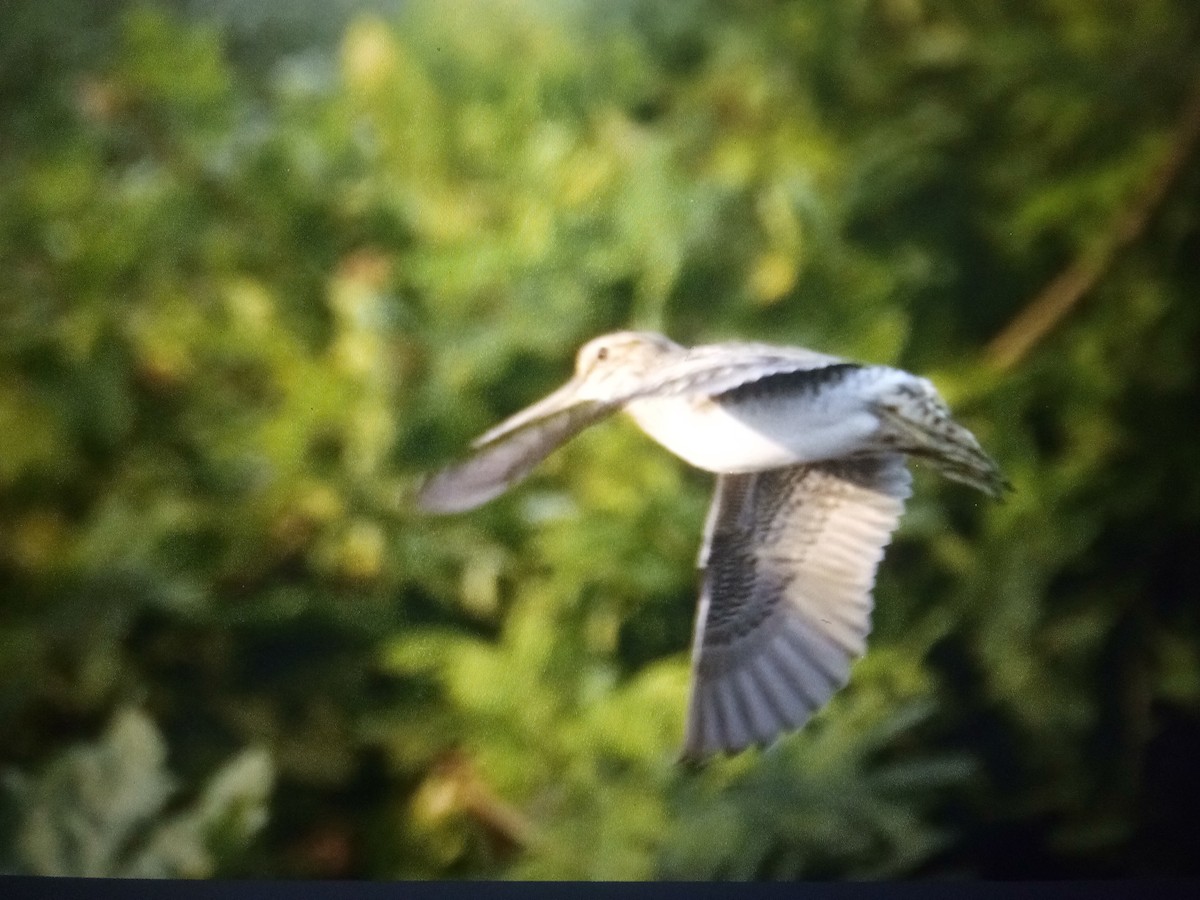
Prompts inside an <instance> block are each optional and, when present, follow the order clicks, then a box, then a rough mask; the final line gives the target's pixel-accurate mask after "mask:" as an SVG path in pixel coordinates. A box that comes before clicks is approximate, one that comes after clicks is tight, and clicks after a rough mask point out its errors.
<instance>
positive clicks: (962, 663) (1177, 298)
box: [0, 0, 1200, 878]
mask: <svg viewBox="0 0 1200 900" xmlns="http://www.w3.org/2000/svg"><path fill="white" fill-rule="evenodd" d="M102 6H104V9H103V10H97V9H94V8H93V5H92V4H83V3H76V2H71V0H58V2H55V3H44V4H29V3H10V4H6V5H4V6H3V8H2V9H0V19H6V20H7V21H0V167H2V168H3V171H5V173H6V177H5V178H4V179H0V272H3V273H4V274H3V276H0V436H2V437H0V441H2V444H3V449H2V451H0V674H2V675H3V677H2V678H0V727H2V728H3V732H4V733H5V734H6V736H7V740H6V741H5V742H4V745H3V747H2V748H0V765H2V766H4V767H6V768H7V769H9V770H14V771H22V772H26V773H31V772H32V773H39V774H36V775H32V776H30V775H26V776H25V777H24V780H23V781H22V784H23V787H22V788H21V789H20V790H21V792H20V797H21V798H22V801H21V803H20V804H19V806H18V807H14V809H15V810H16V812H15V813H14V815H13V816H10V819H11V821H9V822H0V843H2V845H3V846H6V847H8V848H10V849H9V851H8V856H9V857H10V859H11V860H12V862H11V864H10V867H11V868H20V869H21V870H23V871H41V872H49V871H54V872H63V873H66V872H70V873H89V874H93V873H94V874H100V873H103V874H116V873H126V874H143V875H164V874H182V875H207V874H231V873H232V874H237V873H245V874H262V875H276V876H283V875H288V876H294V875H309V876H328V875H341V876H346V875H352V876H369V877H376V878H390V877H399V876H404V877H416V878H431V877H447V876H455V877H528V878H561V877H575V878H649V877H672V878H713V877H726V878H750V877H770V878H794V877H858V878H864V877H888V876H892V877H896V876H906V875H916V874H923V875H927V874H935V875H946V874H963V873H966V874H974V875H988V876H1006V875H1021V876H1027V877H1028V876H1039V875H1051V876H1053V875H1064V874H1085V875H1093V876H1094V875H1107V874H1139V873H1141V874H1148V873H1152V874H1180V873H1184V872H1194V866H1195V863H1194V860H1193V851H1194V846H1195V843H1196V840H1197V839H1198V838H1200V826H1198V825H1197V821H1196V817H1195V814H1194V812H1190V811H1184V810H1182V809H1181V805H1180V804H1179V803H1177V802H1176V798H1178V797H1185V798H1186V797H1188V796H1189V795H1190V794H1194V793H1195V788H1196V780H1195V775H1194V773H1193V769H1194V766H1193V765H1192V760H1193V759H1194V757H1195V753H1196V751H1197V750H1200V737H1198V735H1200V728H1198V727H1197V721H1198V716H1200V675H1198V672H1200V622H1198V621H1197V616H1198V613H1197V608H1196V606H1195V604H1194V602H1193V601H1194V599H1195V596H1196V593H1197V586H1198V581H1200V579H1198V578H1197V572H1196V568H1195V565H1194V563H1193V562H1191V560H1192V559H1194V552H1195V547H1196V545H1197V538H1200V488H1198V487H1197V480H1196V479H1195V478H1194V469H1195V454H1194V450H1193V448H1192V445H1191V442H1190V432H1189V430H1188V429H1189V426H1190V423H1192V422H1193V421H1194V419H1195V409H1196V408H1197V407H1196V400H1197V397H1196V394H1197V384H1198V382H1200V371H1198V367H1197V357H1196V354H1195V348H1196V346H1200V342H1198V337H1200V334H1198V332H1200V307H1198V306H1197V304H1196V303H1195V302H1194V300H1195V296H1196V293H1197V290H1198V289H1200V285H1198V283H1197V270H1196V266H1195V260H1196V259H1197V258H1200V232H1198V229H1197V219H1196V214H1195V210H1196V209H1197V208H1198V207H1197V192H1198V191H1200V177H1198V175H1197V166H1196V163H1195V159H1196V156H1195V152H1194V149H1193V151H1192V152H1191V155H1190V156H1189V157H1187V158H1186V160H1185V161H1184V164H1183V165H1182V166H1180V167H1179V169H1178V174H1177V176H1176V177H1174V178H1173V180H1172V181H1171V182H1170V184H1169V185H1167V189H1166V190H1165V191H1164V199H1163V201H1162V203H1161V206H1159V207H1156V208H1155V209H1154V210H1153V212H1154V215H1152V216H1149V217H1147V218H1146V219H1145V221H1142V222H1140V224H1138V223H1135V224H1136V227H1135V228H1133V229H1132V230H1131V233H1130V235H1128V236H1125V237H1120V236H1118V237H1119V239H1118V237H1114V232H1115V231H1120V230H1121V228H1122V227H1124V226H1122V225H1121V224H1120V223H1122V222H1123V221H1126V219H1127V218H1128V217H1127V216H1125V214H1124V211H1125V210H1127V209H1128V208H1129V206H1130V204H1136V202H1137V201H1138V199H1139V198H1140V197H1143V196H1145V195H1147V193H1148V192H1149V193H1152V192H1153V185H1154V183H1155V181H1154V179H1155V178H1156V177H1158V176H1157V175H1156V173H1159V172H1160V171H1161V170H1160V169H1159V166H1160V162H1161V160H1163V159H1165V158H1168V157H1169V155H1170V154H1171V153H1172V152H1174V151H1175V150H1176V149H1177V147H1178V145H1179V137H1178V136H1177V135H1178V129H1177V126H1176V120H1177V119H1178V117H1179V115H1180V113H1179V110H1180V109H1182V108H1184V105H1185V103H1186V102H1187V99H1186V98H1187V96H1188V91H1189V90H1191V89H1192V88H1191V84H1192V82H1193V81H1194V79H1196V78H1197V77H1200V76H1198V75H1197V73H1196V72H1195V70H1194V60H1193V57H1194V47H1195V46H1196V44H1197V38H1200V18H1198V17H1197V15H1196V13H1195V11H1194V10H1193V9H1192V4H1188V3H1186V2H1182V0H1151V2H1144V3H1141V4H1139V5H1136V6H1131V5H1129V4H1124V3H1115V2H1104V3H1079V2H1063V0H1030V2H1027V3H1022V4H1002V3H996V2H983V3H975V4H970V5H966V6H964V5H963V4H954V3H943V2H937V0H880V2H869V3H868V2H852V3H848V2H845V0H805V2H777V3H770V2H758V3H749V2H747V3H734V4H730V3H716V2H710V0H688V2H675V3H657V2H648V0H623V2H617V3H604V4H588V3H539V2H534V0H510V2H504V3H496V2H482V0H459V2H454V3H438V2H432V0H411V2H406V3H403V4H396V8H395V9H393V8H392V6H390V5H389V4H387V3H382V2H381V3H376V4H373V5H371V7H370V8H371V9H383V10H385V12H374V13H373V12H370V11H368V10H367V9H365V8H363V9H359V10H358V11H357V12H354V11H352V12H351V13H348V15H347V17H346V21H345V22H344V23H341V22H336V21H333V20H335V19H336V18H337V15H338V14H337V13H336V12H330V11H328V10H327V11H326V12H324V13H322V14H321V16H320V17H317V18H314V20H313V21H312V22H311V23H307V25H306V24H304V23H301V24H297V17H295V16H285V15H284V14H282V13H280V14H278V15H280V17H281V18H279V19H278V20H277V23H276V24H277V26H278V30H272V27H271V26H270V25H269V24H267V25H261V26H260V28H259V30H257V31H255V30H252V29H250V28H249V27H248V26H247V25H246V24H245V23H246V21H249V20H250V19H254V16H252V15H251V14H250V12H248V11H246V10H248V9H250V6H251V5H249V4H243V5H242V7H244V9H243V12H241V13H238V14H237V15H235V14H234V12H232V11H227V16H228V17H227V18H225V19H219V18H212V19H210V20H208V21H203V22H201V21H190V20H187V19H184V18H181V17H179V16H177V15H172V14H169V13H167V12H164V11H163V10H162V9H159V8H157V7H155V6H152V5H137V6H131V7H129V8H123V7H121V6H120V5H112V7H116V8H115V9H113V8H110V6H109V5H102ZM233 6H236V5H233ZM233 6H231V7H230V9H231V10H232V9H233ZM242 7H239V8H242ZM341 8H342V7H338V9H341ZM267 9H268V8H267V7H266V6H263V7H262V9H261V10H260V13H261V18H260V19H258V20H256V21H260V23H261V22H268V23H269V22H270V21H271V20H270V15H269V13H268V12H267ZM83 15H86V16H87V21H88V22H89V23H90V27H89V28H87V29H75V28H73V27H68V26H69V24H70V23H73V22H74V21H76V18H75V17H76V16H83ZM238 16H244V17H245V18H238ZM239 23H240V24H239ZM305 27H311V32H306V31H305V30H304V29H305ZM330 35H334V37H333V38H332V39H331V38H330ZM331 43H332V44H333V45H332V46H331ZM1123 216H1124V218H1123ZM1114 247H1116V248H1117V250H1118V251H1119V252H1115V251H1114V250H1113V248H1114ZM1077 257H1078V258H1082V259H1084V260H1085V261H1089V262H1092V263H1095V266H1096V269H1095V271H1096V272H1097V273H1098V274H1097V276H1096V278H1095V280H1094V285H1093V287H1092V289H1091V290H1090V291H1089V292H1087V294H1086V296H1085V297H1084V298H1083V299H1082V301H1081V302H1079V303H1078V304H1077V305H1076V306H1075V307H1074V308H1073V309H1072V310H1071V312H1070V314H1069V315H1068V316H1066V317H1065V318H1064V319H1063V320H1062V321H1061V322H1060V323H1059V324H1058V327H1057V328H1056V329H1055V330H1053V331H1051V332H1050V333H1049V334H1048V336H1046V337H1045V338H1043V339H1042V340H1041V341H1040V342H1039V343H1037V344H1036V345H1035V346H1034V347H1033V350H1032V352H1031V353H1029V354H1028V355H1027V356H1025V357H1024V358H1022V359H1021V360H1020V361H1019V363H1018V364H1016V365H1014V366H1012V367H1010V368H1008V369H1002V368H1000V367H997V366H995V365H991V364H989V362H988V358H987V356H986V355H985V353H984V346H985V344H986V342H987V341H988V340H989V339H990V338H992V337H993V336H994V335H995V334H997V333H998V332H1000V331H1001V330H1002V329H1004V327H1005V326H1006V325H1007V324H1008V323H1009V322H1010V321H1012V320H1013V319H1014V317H1016V316H1017V314H1018V313H1019V312H1020V311H1021V310H1022V309H1023V308H1024V307H1025V306H1026V304H1027V303H1028V302H1029V301H1030V299H1031V298H1032V297H1034V296H1035V295H1036V294H1037V293H1038V292H1039V290H1040V289H1041V288H1042V287H1043V286H1044V285H1046V284H1047V283H1049V282H1051V280H1052V279H1054V278H1055V276H1056V275H1058V274H1059V273H1060V272H1061V271H1063V270H1064V269H1066V268H1067V267H1068V265H1069V264H1070V263H1071V262H1072V260H1074V259H1076V258H1077ZM629 326H634V327H650V328H658V329H662V330H665V331H667V332H668V333H670V334H671V335H672V336H673V337H675V338H676V339H678V340H681V341H684V342H693V341H696V342H699V341H705V340H714V339H721V338H732V337H740V338H746V339H763V340H770V341H775V342H779V343H792V344H799V345H805V346H811V347H814V348H818V349H821V350H824V351H827V352H833V353H840V354H844V355H847V356H851V357H855V358H861V359H866V360H871V361H877V362H884V363H895V364H899V365H902V366H905V367H907V368H911V369H913V370H914V371H920V372H922V373H925V374H928V375H930V377H932V378H933V379H934V380H935V381H936V382H937V383H938V385H939V386H940V387H941V388H942V389H943V392H944V393H945V394H946V396H947V397H948V398H949V399H950V401H951V402H952V404H953V405H954V406H955V407H956V409H957V410H959V411H960V412H961V414H962V417H963V418H964V421H966V423H967V424H969V426H970V427H971V428H972V430H973V431H975V433H976V434H978V435H979V437H980V439H981V441H982V442H983V443H984V445H985V446H986V447H988V449H989V451H991V452H993V453H994V455H995V456H996V457H997V458H998V459H999V460H1000V461H1001V463H1002V465H1003V466H1004V467H1005V469H1006V471H1007V474H1008V475H1009V476H1010V477H1011V479H1012V480H1013V482H1014V483H1015V484H1016V485H1017V491H1016V493H1015V494H1013V495H1012V497H1011V499H1010V500H1008V502H1006V503H1004V504H999V505H997V504H990V503H988V502H987V501H985V500H982V499H979V498H976V497H975V496H970V495H968V494H967V493H966V492H964V491H963V490H961V489H960V488H958V487H956V486H954V485H950V484H946V483H942V482H940V481H938V480H936V479H933V478H929V477H927V476H926V475H925V474H924V472H923V471H922V470H921V467H920V466H919V465H917V466H915V468H916V470H917V485H916V487H917V491H916V496H915V497H914V499H913V501H912V502H911V504H910V507H909V513H908V515H907V516H906V517H905V519H904V521H903V524H902V527H901V531H900V533H899V535H898V536H897V539H896V541H895V543H894V545H893V546H892V548H891V549H890V550H889V552H888V556H887V559H886V561H885V564H884V566H883V568H882V569H881V573H880V582H879V586H878V589H877V592H876V597H877V607H878V608H877V616H876V627H875V634H874V635H873V637H872V651H871V653H870V654H868V656H867V657H866V658H865V659H864V660H863V661H862V662H861V663H860V664H859V665H858V666H857V667H856V669H855V672H854V677H853V681H852V683H851V685H850V686H849V687H848V688H846V689H845V690H844V691H843V692H842V693H841V694H839V695H838V697H837V698H835V701H834V703H833V704H832V705H831V707H830V708H829V709H828V710H827V711H825V712H824V713H822V714H821V715H820V716H819V717H818V718H817V719H816V720H815V721H814V722H813V723H812V724H811V725H810V726H809V727H808V728H806V729H805V730H804V732H802V733H801V734H799V735H797V736H795V737H791V738H789V739H787V740H785V741H783V742H781V743H780V744H778V745H777V746H776V747H774V748H772V749H770V750H767V751H765V752H761V753H759V752H752V753H747V754H745V755H743V756H741V757H738V758H736V759H732V760H719V761H715V762H713V763H712V764H710V765H709V766H707V767H706V768H705V769H703V770H701V771H689V770H683V769H680V768H679V767H678V766H676V764H675V762H674V754H675V752H676V748H677V746H678V741H679V737H680V732H681V728H682V719H683V708H684V699H685V694H686V686H687V677H688V673H687V643H688V639H689V635H690V630H691V617H692V615H693V605H694V593H695V576H694V560H695V553H696V545H697V543H698V541H699V535H700V531H701V527H702V522H703V518H704V511H705V506H706V503H707V499H708V491H709V483H708V479H707V477H705V476H703V475H701V474H699V473H695V472H691V471H688V470H687V469H686V468H685V467H684V466H683V465H682V464H681V463H679V462H678V461H676V460H674V459H672V458H670V457H669V456H668V455H667V454H665V453H664V452H661V451H660V450H658V449H657V448H655V447H653V446H652V445H650V443H649V442H648V441H646V440H645V439H644V438H643V437H642V436H641V435H640V434H639V433H637V431H636V430H635V429H634V428H633V427H631V426H630V425H629V424H628V423H622V422H614V423H609V424H606V425H605V426H603V427H602V428H599V429H596V430H595V431H594V432H589V433H587V434H585V435H583V436H581V437H580V438H579V439H577V440H576V441H575V442H574V443H572V444H571V445H570V446H569V447H567V448H565V449H564V450H563V451H561V452H560V453H558V454H556V455H555V456H554V457H552V458H551V459H550V460H548V461H547V462H546V463H545V464H544V465H543V466H542V467H541V468H540V469H539V471H538V473H537V474H536V475H535V476H534V477H533V478H532V479H531V480H530V481H529V483H528V484H526V485H523V486H522V487H521V488H520V489H519V490H517V491H514V492H513V493H512V494H510V495H508V496H506V497H504V498H502V499H500V500H498V501H496V502H495V503H493V504H491V505H489V506H487V507H485V508H483V509H481V510H479V511H478V512H475V513H472V514H470V515H465V516H459V517H452V518H446V519H437V520H431V519H426V518H423V517H420V516H418V515H417V514H416V513H415V512H414V510H412V508H411V506H410V503H409V499H408V498H409V495H410V491H411V486H412V484H413V481H414V479H415V478H416V477H417V476H418V475H419V474H420V473H422V472H424V471H427V470H428V469H430V468H432V467H434V466H436V465H439V464H441V463H442V462H444V461H445V460H447V459H448V458H449V457H451V456H452V455H453V454H455V453H457V452H461V450H462V449H463V448H464V447H465V445H466V442H467V441H468V440H469V439H470V438H471V437H472V436H474V435H475V434H477V433H479V432H480V431H482V430H483V429H484V428H486V427H487V426H488V425H490V424H492V423H493V422H494V421H495V420H496V419H497V418H499V417H500V416H502V415H505V414H507V413H509V412H512V411H513V410H515V409H516V408H518V407H520V406H521V405H523V404H524V403H526V402H528V401H530V400H532V399H534V398H535V397H537V396H539V395H540V394H541V393H543V392H544V391H546V390H549V389H550V388H551V387H552V386H554V385H555V384H556V383H557V382H558V381H560V380H561V379H562V378H563V377H564V375H565V374H566V372H567V370H568V368H569V366H570V362H571V357H572V354H573V352H574V349H575V347H576V346H577V345H578V344H579V343H580V342H582V341H583V340H584V339H586V338H588V337H591V336H593V335H595V334H597V333H599V332H602V331H605V330H608V329H613V328H619V327H629ZM131 704H133V705H136V706H137V707H138V708H144V709H145V710H147V714H149V715H151V716H152V717H153V720H154V722H155V723H156V724H155V725H151V724H150V722H149V721H148V720H147V719H146V718H144V716H143V715H142V714H139V713H133V712H128V711H126V712H122V713H117V714H116V717H115V718H114V719H113V724H112V725H111V726H110V728H109V731H108V732H106V733H105V735H104V736H103V737H102V738H100V742H99V743H94V741H95V740H96V733H97V731H98V730H99V728H100V726H101V723H103V722H104V721H106V720H108V719H109V718H110V716H112V715H113V714H114V711H115V710H121V709H127V708H128V707H129V706H130V705H131ZM159 729H161V736H160V733H159ZM248 745H250V746H254V747H256V748H261V749H256V750H251V751H245V750H242V748H244V747H246V746H248ZM166 746H169V747H170V748H171V753H172V759H171V765H170V772H171V773H173V775H169V774H168V770H167V767H166V761H165V749H164V748H165V747H166ZM234 754H238V755H236V756H235V755H234ZM230 759H232V761H227V760H230ZM268 760H269V761H268ZM223 761H224V762H223ZM214 771H215V772H216V774H215V775H211V774H210V773H212V772H214ZM18 780H21V779H18ZM176 783H177V784H179V785H180V786H181V789H180V793H179V795H178V796H179V797H182V798H184V800H185V801H186V802H187V805H186V806H185V807H183V808H181V809H177V808H176V806H175V805H174V804H175V803H176V800H175V799H172V798H175V797H176V795H175V794H174V793H173V792H172V786H173V785H174V784H176ZM276 783H277V784H278V789H277V790H273V786H274V785H275V784H276ZM268 808H269V811H270V814H269V817H268V818H267V823H266V825H265V826H263V827H262V828H261V829H260V825H261V824H262V822H263V816H264V815H266V811H267V809H268Z"/></svg>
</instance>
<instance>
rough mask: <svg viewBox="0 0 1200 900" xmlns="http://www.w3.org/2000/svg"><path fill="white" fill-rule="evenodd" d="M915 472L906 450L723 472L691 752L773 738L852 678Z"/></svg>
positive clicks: (696, 646)
mask: <svg viewBox="0 0 1200 900" xmlns="http://www.w3.org/2000/svg"><path fill="white" fill-rule="evenodd" d="M910 481H911V477H910V475H909V473H908V469H907V468H906V467H905V465H904V458H903V457H902V456H901V455H899V454H888V455H884V456H873V457H860V458H856V459H847V460H840V461H832V462H825V463H819V464H816V465H806V466H795V467H792V468H788V469H776V470H772V471H767V472H756V473H751V474H746V475H722V476H721V477H720V478H719V479H718V481H717V489H716V496H715V497H714V498H713V505H712V508H711V510H710V512H709V521H708V526H707V529H706V534H705V542H704V548H703V549H702V550H701V556H700V565H701V567H702V568H703V569H704V581H703V586H702V588H701V592H700V608H699V610H698V612H697V616H696V628H695V637H694V643H693V648H692V687H691V699H690V701H689V704H688V723H687V729H686V736H685V739H684V748H683V756H684V757H685V758H693V759H694V758H699V757H703V756H705V755H708V754H711V753H714V752H718V751H722V750H723V751H727V752H733V751H737V750H741V749H742V748H744V747H747V746H749V745H751V744H766V743H769V742H771V741H772V740H774V739H775V738H776V737H778V736H779V735H781V734H783V733H784V732H786V731H789V730H792V729H795V728H799V727H800V726H801V725H803V724H804V723H805V722H806V721H807V720H808V718H809V717H810V716H811V715H812V714H813V713H814V712H816V711H817V710H818V709H820V708H821V707H822V706H823V705H824V704H825V702H826V701H827V700H828V699H829V698H830V697H831V696H832V695H833V693H834V691H836V690H837V689H838V688H840V687H841V686H842V685H844V684H845V683H846V681H847V679H848V677H849V672H850V664H851V663H852V662H853V661H854V659H856V658H857V657H858V656H860V655H862V653H863V651H864V649H865V647H866V636H867V633H868V632H869V631H870V629H871V608H872V600H871V590H872V588H873V587H874V584H875V570H876V567H877V566H878V565H879V561H880V559H881V558H882V557H883V548H884V547H885V546H886V545H887V543H888V541H889V540H890V539H891V534H892V532H893V531H894V530H895V528H896V524H897V522H898V521H899V519H900V515H901V513H902V512H903V510H904V500H905V499H906V498H907V497H908V496H909V493H910V488H909V485H910Z"/></svg>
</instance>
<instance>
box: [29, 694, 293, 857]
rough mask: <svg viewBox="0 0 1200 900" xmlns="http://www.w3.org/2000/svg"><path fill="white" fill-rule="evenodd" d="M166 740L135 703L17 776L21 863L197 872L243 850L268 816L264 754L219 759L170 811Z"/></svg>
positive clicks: (268, 788)
mask: <svg viewBox="0 0 1200 900" xmlns="http://www.w3.org/2000/svg"><path fill="white" fill-rule="evenodd" d="M165 757H166V747H165V746H164V745H163V741H162V737H161V735H160V734H159V733H158V731H157V729H155V727H154V724H153V723H152V722H151V721H150V720H149V719H147V718H146V716H145V715H144V714H143V713H141V712H139V711H137V710H136V709H132V708H127V709H124V710H120V711H119V712H118V713H117V714H116V715H115V716H114V718H113V721H112V723H111V725H110V726H109V728H108V730H107V731H106V732H105V735H104V737H103V739H102V740H101V741H100V742H99V743H98V744H95V745H87V746H76V747H72V748H71V749H70V750H67V751H66V752H65V753H63V754H62V755H61V756H60V757H59V758H57V759H55V760H54V761H53V762H51V763H50V765H49V766H48V767H47V769H46V771H45V772H43V773H42V775H41V776H40V777H39V778H38V779H37V780H36V781H28V780H26V779H24V778H15V779H14V780H13V783H12V785H11V787H12V789H13V793H14V794H15V800H16V802H17V804H18V806H19V808H20V812H21V822H20V825H19V826H18V829H17V833H16V851H17V855H18V859H19V862H18V867H19V871H24V872H27V873H29V874H34V875H70V876H83V877H95V876H101V875H115V876H121V877H125V878H162V877H172V878H188V877H190V878H195V877H203V876H207V875H212V874H213V873H214V872H215V871H216V867H217V864H218V861H219V860H220V858H221V857H222V856H228V855H229V853H230V852H231V851H238V850H241V849H242V848H243V847H244V845H245V844H246V843H247V841H249V840H250V839H251V838H252V837H253V836H254V834H255V833H256V832H257V831H258V830H259V829H260V828H261V827H262V825H263V823H264V821H265V819H266V814H267V811H266V800H267V795H269V794H270V791H271V778H272V776H271V762H270V759H269V758H268V756H267V755H266V753H264V752H263V751H262V750H246V751H244V752H242V753H240V754H239V755H238V756H237V757H235V758H234V759H232V760H230V761H229V762H227V763H225V765H223V766H222V767H221V769H220V770H218V771H217V773H216V774H215V775H213V776H212V777H211V778H210V779H209V781H208V782H207V783H206V784H205V785H204V786H203V787H202V788H201V790H200V795H199V796H198V797H197V798H196V799H195V801H194V802H193V803H192V805H191V806H190V807H189V808H187V809H185V810H183V811H181V812H176V813H174V814H172V815H170V817H169V818H168V817H167V816H166V815H165V807H166V805H167V801H168V800H169V799H170V797H171V794H172V793H174V786H173V780H174V779H173V778H172V777H171V775H170V773H169V772H168V771H167V769H166V765H165V763H166V759H165Z"/></svg>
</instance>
